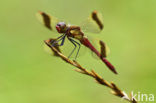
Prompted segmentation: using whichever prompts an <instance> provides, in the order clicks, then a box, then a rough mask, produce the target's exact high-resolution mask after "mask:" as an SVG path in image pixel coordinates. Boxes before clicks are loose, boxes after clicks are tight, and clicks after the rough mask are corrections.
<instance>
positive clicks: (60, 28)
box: [56, 22, 68, 33]
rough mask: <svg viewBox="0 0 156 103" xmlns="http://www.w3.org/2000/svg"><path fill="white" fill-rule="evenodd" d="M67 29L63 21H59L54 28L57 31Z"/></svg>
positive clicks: (64, 31)
mask: <svg viewBox="0 0 156 103" xmlns="http://www.w3.org/2000/svg"><path fill="white" fill-rule="evenodd" d="M67 29H68V27H67V25H66V24H65V22H59V23H57V24H56V30H57V31H58V32H59V33H66V31H67Z"/></svg>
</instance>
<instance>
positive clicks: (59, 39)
mask: <svg viewBox="0 0 156 103" xmlns="http://www.w3.org/2000/svg"><path fill="white" fill-rule="evenodd" d="M65 37H66V35H61V36H60V37H58V38H57V39H56V40H54V41H53V43H52V46H62V45H63V44H64V40H65ZM61 40H62V42H61V44H60V45H58V44H57V43H58V42H59V41H61ZM56 44H57V45H56Z"/></svg>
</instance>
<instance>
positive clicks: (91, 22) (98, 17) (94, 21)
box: [80, 11, 104, 33]
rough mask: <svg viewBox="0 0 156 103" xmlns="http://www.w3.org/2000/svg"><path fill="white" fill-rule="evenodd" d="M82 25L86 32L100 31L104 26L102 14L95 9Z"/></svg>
mask: <svg viewBox="0 0 156 103" xmlns="http://www.w3.org/2000/svg"><path fill="white" fill-rule="evenodd" d="M80 27H81V29H82V30H83V31H84V32H90V33H100V32H101V31H102V30H103V28H104V25H103V18H102V14H101V13H99V12H97V11H93V12H92V13H91V15H90V16H89V17H88V18H87V20H85V21H83V22H82V24H81V26H80Z"/></svg>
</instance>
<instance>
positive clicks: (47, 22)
mask: <svg viewBox="0 0 156 103" xmlns="http://www.w3.org/2000/svg"><path fill="white" fill-rule="evenodd" d="M39 13H40V15H41V16H42V18H43V23H44V25H45V26H46V27H47V28H49V29H50V30H52V27H51V19H50V16H49V15H47V14H46V13H44V12H39Z"/></svg>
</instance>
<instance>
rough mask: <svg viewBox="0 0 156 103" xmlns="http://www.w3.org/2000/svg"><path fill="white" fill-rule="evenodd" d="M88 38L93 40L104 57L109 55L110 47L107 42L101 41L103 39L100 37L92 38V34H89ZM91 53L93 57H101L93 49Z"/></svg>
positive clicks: (92, 42)
mask: <svg viewBox="0 0 156 103" xmlns="http://www.w3.org/2000/svg"><path fill="white" fill-rule="evenodd" d="M87 38H88V40H89V41H90V42H91V44H92V45H93V46H94V47H95V48H96V49H97V50H98V51H99V52H100V53H101V54H102V56H103V57H105V58H106V57H107V56H108V55H109V53H110V49H109V47H108V46H107V44H106V43H104V42H101V40H100V39H98V38H92V37H90V36H87ZM101 45H102V46H101ZM91 55H92V57H93V58H95V59H99V57H98V56H97V55H96V54H95V53H94V52H92V51H91Z"/></svg>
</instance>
